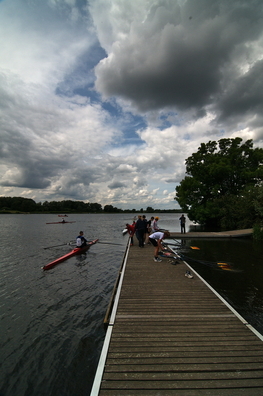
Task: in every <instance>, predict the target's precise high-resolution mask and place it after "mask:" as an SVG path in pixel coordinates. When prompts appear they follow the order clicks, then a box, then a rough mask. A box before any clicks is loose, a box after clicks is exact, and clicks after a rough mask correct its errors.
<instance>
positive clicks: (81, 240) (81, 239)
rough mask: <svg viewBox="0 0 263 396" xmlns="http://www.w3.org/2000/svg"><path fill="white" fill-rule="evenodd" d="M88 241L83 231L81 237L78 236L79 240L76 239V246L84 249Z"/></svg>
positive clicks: (80, 233)
mask: <svg viewBox="0 0 263 396" xmlns="http://www.w3.org/2000/svg"><path fill="white" fill-rule="evenodd" d="M87 242H88V241H87V239H86V238H85V237H84V233H83V231H80V232H79V235H78V236H77V238H76V245H77V247H78V248H81V247H83V246H86V245H87Z"/></svg>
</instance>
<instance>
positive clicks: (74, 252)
mask: <svg viewBox="0 0 263 396" xmlns="http://www.w3.org/2000/svg"><path fill="white" fill-rule="evenodd" d="M97 242H98V239H94V240H93V241H90V242H88V244H87V245H86V246H83V247H82V248H75V249H73V250H71V252H69V253H67V254H65V255H64V256H62V257H60V258H58V259H56V260H54V261H51V263H49V264H46V265H44V267H42V269H43V270H49V269H50V268H52V267H54V266H55V265H57V264H59V263H62V261H65V260H67V259H68V258H70V257H72V256H76V255H77V254H82V253H85V252H86V251H87V250H88V249H89V248H90V247H91V246H92V245H95V243H97Z"/></svg>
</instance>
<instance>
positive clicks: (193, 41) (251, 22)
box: [96, 0, 263, 116]
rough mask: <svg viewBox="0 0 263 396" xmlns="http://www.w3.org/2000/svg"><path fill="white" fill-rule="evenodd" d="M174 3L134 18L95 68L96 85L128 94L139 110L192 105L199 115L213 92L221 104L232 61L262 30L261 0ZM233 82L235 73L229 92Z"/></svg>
mask: <svg viewBox="0 0 263 396" xmlns="http://www.w3.org/2000/svg"><path fill="white" fill-rule="evenodd" d="M179 4H180V3H179V2H178V4H176V2H169V1H159V2H157V3H155V5H153V6H152V9H151V10H150V12H149V13H148V17H147V19H146V20H145V21H144V22H143V23H140V24H139V23H137V24H136V22H134V26H133V28H131V30H130V33H129V34H128V35H127V37H126V38H125V39H123V40H119V41H117V42H116V43H115V45H113V46H112V50H111V52H110V53H109V57H108V58H107V59H104V60H103V61H101V62H100V64H99V65H98V66H97V69H96V73H97V77H98V81H97V88H98V89H99V90H100V91H101V92H102V93H103V94H104V95H106V96H114V95H115V96H121V97H123V98H125V99H128V100H130V101H131V102H132V103H133V105H134V106H136V107H137V108H138V109H140V110H141V111H148V110H154V109H160V108H164V107H176V108H178V109H184V110H185V109H188V108H195V109H196V110H197V111H201V113H200V114H201V115H202V116H203V115H204V112H203V111H202V109H203V108H204V107H205V106H207V105H211V104H213V106H215V107H216V106H217V100H218V99H219V98H220V102H221V103H222V106H223V102H224V98H225V97H226V98H227V96H228V95H229V94H230V93H228V84H229V83H230V82H231V81H233V80H232V78H233V74H234V75H235V74H236V73H237V69H238V67H240V64H236V62H241V63H242V62H244V60H246V61H247V60H248V59H249V57H250V56H252V52H253V51H252V48H250V46H252V45H253V43H254V42H255V41H256V40H257V39H258V38H259V36H260V35H261V34H262V30H263V24H262V16H263V10H262V6H263V3H262V1H253V2H248V1H245V0H240V1H226V0H225V1H224V0H222V1H218V0H216V1H213V0H200V1H198V2H194V1H187V2H186V3H184V4H183V5H182V6H179ZM136 29H137V30H136ZM135 30H136V31H135ZM240 53H241V54H242V56H241V57H240ZM238 57H240V58H238ZM240 79H242V77H240ZM239 85H242V82H241V81H239V79H238V78H237V79H236V87H233V88H232V92H233V93H234V92H235V91H236V92H237V93H238V86H239ZM251 99H252V102H251V106H258V105H260V103H261V101H260V102H258V100H257V98H256V95H251ZM226 100H227V99H226ZM241 111H242V110H241Z"/></svg>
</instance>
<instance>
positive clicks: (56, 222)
mask: <svg viewBox="0 0 263 396" xmlns="http://www.w3.org/2000/svg"><path fill="white" fill-rule="evenodd" d="M66 223H76V222H75V221H53V222H52V223H46V224H66Z"/></svg>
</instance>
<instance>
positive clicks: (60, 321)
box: [0, 214, 263, 396]
mask: <svg viewBox="0 0 263 396" xmlns="http://www.w3.org/2000/svg"><path fill="white" fill-rule="evenodd" d="M150 216H151V215H149V216H148V217H150ZM159 217H160V220H159V225H160V227H162V228H166V229H169V230H170V231H179V221H178V218H179V214H160V215H159ZM132 219H133V216H132V215H129V214H108V215H107V214H100V215H95V214H90V215H89V214H85V215H73V214H72V215H70V216H69V217H68V219H67V220H69V221H70V220H71V221H75V223H68V224H46V223H47V222H53V221H60V219H59V217H57V216H55V215H50V214H48V215H41V214H37V215H1V216H0V234H1V238H0V246H1V259H0V275H1V278H0V279H1V280H0V282H1V299H0V304H1V330H0V331H1V374H0V376H1V385H0V395H1V396H42V395H43V396H47V395H49V396H84V395H85V396H87V395H89V393H90V390H91V387H92V383H93V378H94V375H95V372H96V368H97V363H98V360H99V356H100V352H101V348H102V344H103V340H104V335H105V333H104V328H103V319H104V315H105V312H106V309H107V306H108V302H109V300H110V296H111V292H112V288H113V285H114V283H115V280H116V277H117V274H118V270H119V268H120V265H121V263H122V259H123V254H124V250H125V247H126V244H127V239H128V237H127V235H126V236H123V235H122V230H123V228H124V227H125V224H126V223H127V222H129V223H131V222H132ZM189 224H190V222H189V221H188V222H187V225H188V226H189ZM80 230H83V231H84V232H85V236H86V237H87V239H89V240H92V239H95V238H99V240H100V243H98V244H96V245H94V246H92V247H91V249H90V250H89V251H88V252H87V253H86V254H85V255H81V256H76V257H72V258H71V259H69V260H67V261H66V262H64V263H62V264H59V265H57V266H56V267H54V268H53V269H51V270H49V271H44V272H43V271H42V270H41V267H42V266H43V265H45V264H47V263H48V262H50V261H52V260H53V259H55V258H58V257H60V256H62V255H63V254H66V253H67V252H68V251H70V249H71V248H70V246H68V245H64V246H59V247H55V248H51V249H44V247H49V246H53V245H59V244H63V243H67V242H69V241H71V240H74V239H75V237H76V236H77V234H78V232H79V231H80ZM175 243H177V242H175ZM178 243H180V241H178ZM114 244H115V245H114ZM191 246H192V247H198V248H199V249H192V248H191ZM133 248H135V249H136V248H137V246H134V247H133ZM180 251H181V252H182V253H183V254H184V257H185V259H186V260H187V261H189V263H190V264H191V265H192V267H193V268H194V269H195V270H197V271H198V272H199V273H200V274H201V275H202V276H203V277H204V278H205V279H206V280H207V281H208V282H209V283H210V284H211V285H212V286H214V287H215V288H216V290H218V291H219V292H220V293H221V294H222V295H223V296H224V297H225V298H226V299H227V300H228V301H229V302H230V303H231V304H232V305H233V306H234V308H235V309H236V310H237V311H239V312H240V313H241V314H242V315H243V316H244V317H245V318H246V319H247V320H248V321H249V322H250V323H251V324H252V325H254V326H255V328H256V329H257V330H259V331H260V332H261V333H263V308H262V307H263V304H262V302H263V288H262V284H263V265H262V254H263V247H262V243H256V242H253V240H251V239H231V240H219V239H218V240H198V239H196V240H191V241H186V245H184V246H182V247H181V249H180ZM218 262H224V263H226V264H228V265H229V268H228V269H227V270H223V269H220V267H219V266H218V264H217V263H218Z"/></svg>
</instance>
